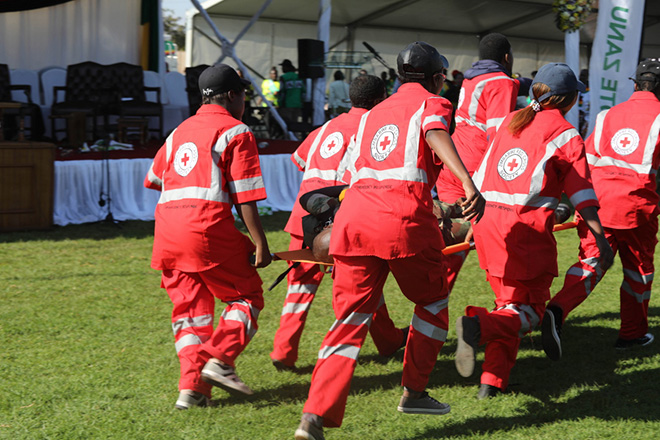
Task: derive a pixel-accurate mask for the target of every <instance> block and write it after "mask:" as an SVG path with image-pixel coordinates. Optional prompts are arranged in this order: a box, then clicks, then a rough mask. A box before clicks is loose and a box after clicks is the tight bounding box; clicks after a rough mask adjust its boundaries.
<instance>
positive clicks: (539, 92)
mask: <svg viewBox="0 0 660 440" xmlns="http://www.w3.org/2000/svg"><path fill="white" fill-rule="evenodd" d="M550 91H551V90H550V87H548V86H546V85H545V84H543V83H536V84H534V85H533V86H532V94H533V96H534V99H533V100H532V103H531V104H530V105H529V106H527V107H525V108H524V109H522V110H519V111H518V112H517V113H516V114H515V115H514V116H513V119H512V120H511V122H510V123H509V126H508V127H507V128H508V129H509V132H510V133H511V134H513V135H514V136H518V135H519V134H520V133H521V132H522V131H523V130H524V129H525V127H527V126H528V125H529V124H530V123H531V122H532V121H533V120H534V117H535V116H536V113H538V112H540V111H542V110H544V109H553V108H556V109H559V110H563V109H565V108H570V106H571V105H572V104H573V102H574V101H575V99H576V98H577V93H578V92H577V90H576V91H573V92H570V93H566V94H564V95H552V96H550V97H549V98H546V99H544V100H543V102H538V101H537V100H536V99H538V97H539V96H543V95H545V94H546V93H548V92H550Z"/></svg>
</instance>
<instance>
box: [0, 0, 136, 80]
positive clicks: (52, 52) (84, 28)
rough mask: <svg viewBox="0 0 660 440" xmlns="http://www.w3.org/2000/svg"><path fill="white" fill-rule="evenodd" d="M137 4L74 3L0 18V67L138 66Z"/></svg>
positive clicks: (119, 0)
mask: <svg viewBox="0 0 660 440" xmlns="http://www.w3.org/2000/svg"><path fill="white" fill-rule="evenodd" d="M140 4H141V2H140V1H138V0H110V1H108V0H77V1H73V2H67V3H64V4H61V5H57V6H52V7H48V8H41V9H34V10H28V11H23V12H6V13H2V14H0V40H1V41H2V44H0V62H1V63H4V64H8V65H9V67H10V68H12V69H18V68H22V69H33V70H38V69H42V68H44V67H47V66H67V65H69V64H74V63H79V62H82V61H96V62H99V63H102V64H110V63H115V62H120V61H125V62H128V63H132V64H140V45H141V41H142V36H141V32H140Z"/></svg>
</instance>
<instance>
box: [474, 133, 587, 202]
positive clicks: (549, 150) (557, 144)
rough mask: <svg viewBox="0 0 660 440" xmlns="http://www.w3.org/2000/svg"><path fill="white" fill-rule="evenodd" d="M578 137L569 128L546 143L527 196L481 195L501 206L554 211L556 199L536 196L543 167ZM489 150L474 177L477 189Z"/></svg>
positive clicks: (538, 192) (480, 184)
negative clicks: (519, 206) (557, 152)
mask: <svg viewBox="0 0 660 440" xmlns="http://www.w3.org/2000/svg"><path fill="white" fill-rule="evenodd" d="M579 135H580V134H579V133H578V131H577V130H575V129H574V128H571V129H568V130H566V131H564V132H562V133H561V134H559V135H558V136H557V137H555V138H554V139H552V140H551V141H550V142H548V144H547V145H546V146H545V153H544V154H543V157H542V158H541V160H539V162H538V163H537V164H536V167H534V170H533V171H532V176H531V178H530V184H529V190H528V192H527V194H521V193H517V194H508V193H503V192H499V191H482V193H481V194H482V195H483V196H484V198H485V199H486V200H488V201H491V202H497V203H501V204H503V205H509V206H515V205H521V206H533V207H536V208H548V209H555V208H556V207H557V205H558V204H559V199H558V198H555V197H546V196H539V195H538V194H540V192H541V190H542V189H543V179H544V177H545V165H546V163H547V162H548V160H549V159H550V158H551V157H552V156H553V155H554V154H555V152H556V151H557V149H559V148H561V147H563V146H564V145H566V144H567V143H568V142H570V141H571V139H573V138H574V137H575V136H579ZM491 149H492V144H491V147H490V148H489V150H488V152H487V153H486V158H484V159H483V160H482V162H481V166H480V167H479V170H478V172H477V175H476V180H475V183H477V182H478V186H479V187H480V186H482V185H483V179H484V173H485V169H486V162H487V157H488V156H490V153H491ZM594 198H595V194H594Z"/></svg>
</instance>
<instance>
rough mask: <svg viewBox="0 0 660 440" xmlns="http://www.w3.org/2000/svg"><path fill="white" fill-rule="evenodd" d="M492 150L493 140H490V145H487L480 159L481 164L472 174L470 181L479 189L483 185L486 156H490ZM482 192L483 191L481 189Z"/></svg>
mask: <svg viewBox="0 0 660 440" xmlns="http://www.w3.org/2000/svg"><path fill="white" fill-rule="evenodd" d="M492 151H493V142H492V141H491V143H490V145H489V146H488V149H487V150H486V154H484V158H483V159H482V160H481V165H479V168H477V171H476V172H475V173H474V175H473V176H472V181H473V182H474V185H475V186H476V187H477V189H479V191H481V189H482V187H483V185H484V177H485V175H486V164H487V163H488V158H489V157H490V153H491V152H492ZM481 192H482V193H483V191H481Z"/></svg>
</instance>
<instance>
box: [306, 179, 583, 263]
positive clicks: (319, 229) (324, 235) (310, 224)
mask: <svg viewBox="0 0 660 440" xmlns="http://www.w3.org/2000/svg"><path fill="white" fill-rule="evenodd" d="M347 189H348V185H339V186H328V187H326V188H321V189H317V190H314V191H310V192H308V193H305V194H303V195H302V196H300V201H299V202H300V204H301V205H302V207H303V209H305V211H307V212H309V215H307V216H305V217H303V219H302V221H303V243H304V244H305V246H307V247H308V248H310V249H311V250H312V253H313V254H314V258H316V259H317V260H318V261H322V262H325V263H332V262H333V260H332V257H331V256H330V255H329V249H330V234H331V232H332V223H333V221H334V217H335V214H336V213H337V210H338V209H339V207H340V206H341V201H342V200H343V199H344V194H345V193H346V190H347ZM463 201H464V199H458V200H456V202H454V203H453V204H449V203H446V202H441V201H439V200H433V214H435V216H436V218H437V219H438V226H439V227H440V230H441V231H442V238H443V239H444V241H445V246H451V245H454V244H458V243H462V242H465V241H470V240H472V223H470V222H469V221H467V220H464V219H463V210H462V209H461V203H462V202H463ZM570 216H571V209H570V207H569V206H568V205H566V204H564V203H560V204H559V205H558V206H557V208H556V209H555V224H558V223H564V222H565V221H566V220H568V218H569V217H570Z"/></svg>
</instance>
